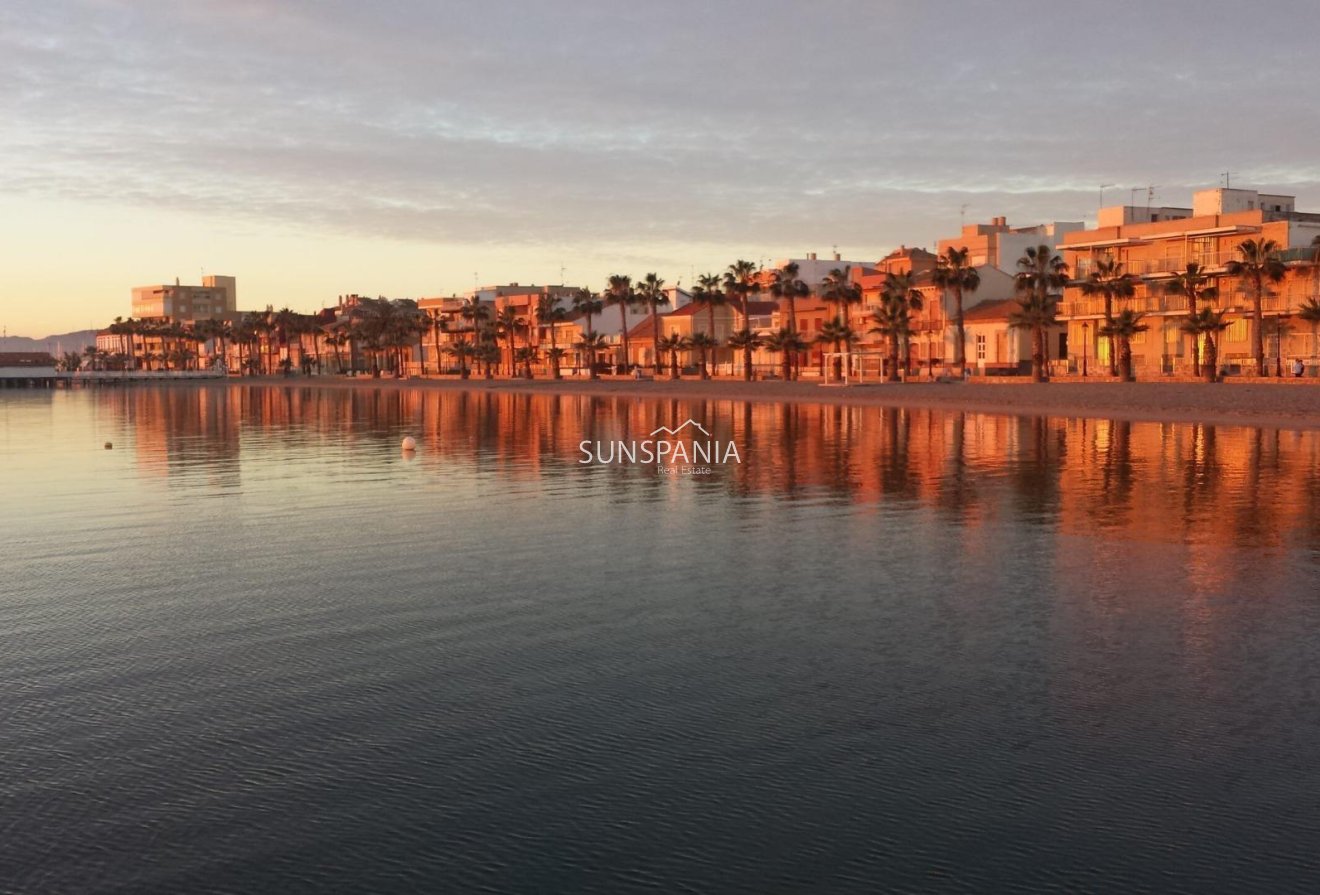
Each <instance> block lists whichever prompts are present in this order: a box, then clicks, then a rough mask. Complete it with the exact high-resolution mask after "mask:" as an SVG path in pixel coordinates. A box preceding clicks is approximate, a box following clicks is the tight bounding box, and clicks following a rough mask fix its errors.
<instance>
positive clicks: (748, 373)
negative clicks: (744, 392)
mask: <svg viewBox="0 0 1320 895" xmlns="http://www.w3.org/2000/svg"><path fill="white" fill-rule="evenodd" d="M760 345H761V337H760V336H758V335H757V334H756V333H754V332H752V331H751V330H750V329H748V328H747V327H743V328H742V329H740V330H738V331H737V332H735V333H732V334H731V335H730V336H729V341H728V346H729V347H730V348H732V349H733V350H734V351H742V353H743V379H745V380H747V381H748V382H751V380H752V351H753V350H754V349H756V348H758V347H760Z"/></svg>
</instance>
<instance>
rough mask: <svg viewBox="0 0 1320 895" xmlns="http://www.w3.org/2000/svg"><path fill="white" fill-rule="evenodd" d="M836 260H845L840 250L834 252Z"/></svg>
mask: <svg viewBox="0 0 1320 895" xmlns="http://www.w3.org/2000/svg"><path fill="white" fill-rule="evenodd" d="M834 260H835V261H842V260H843V256H842V255H840V254H839V253H838V252H835V253H834Z"/></svg>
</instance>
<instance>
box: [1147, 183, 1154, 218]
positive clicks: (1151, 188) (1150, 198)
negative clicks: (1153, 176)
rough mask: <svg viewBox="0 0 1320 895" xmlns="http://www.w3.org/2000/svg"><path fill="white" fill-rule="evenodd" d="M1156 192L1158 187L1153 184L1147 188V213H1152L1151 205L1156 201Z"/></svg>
mask: <svg viewBox="0 0 1320 895" xmlns="http://www.w3.org/2000/svg"><path fill="white" fill-rule="evenodd" d="M1155 190H1156V185H1155V184H1153V183H1152V184H1151V185H1150V186H1148V187H1146V210H1147V211H1150V204H1151V203H1152V202H1154V201H1155Z"/></svg>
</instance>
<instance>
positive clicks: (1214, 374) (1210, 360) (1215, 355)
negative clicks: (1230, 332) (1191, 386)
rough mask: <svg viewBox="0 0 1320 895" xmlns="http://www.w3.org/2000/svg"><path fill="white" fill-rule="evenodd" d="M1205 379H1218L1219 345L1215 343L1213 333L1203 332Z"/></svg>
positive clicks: (1216, 380)
mask: <svg viewBox="0 0 1320 895" xmlns="http://www.w3.org/2000/svg"><path fill="white" fill-rule="evenodd" d="M1205 381H1206V382H1218V381H1219V346H1217V345H1216V344H1215V336H1214V333H1206V334H1205Z"/></svg>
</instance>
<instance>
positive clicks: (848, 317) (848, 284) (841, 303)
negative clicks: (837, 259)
mask: <svg viewBox="0 0 1320 895" xmlns="http://www.w3.org/2000/svg"><path fill="white" fill-rule="evenodd" d="M820 296H821V298H823V299H825V301H827V302H830V303H831V304H833V305H834V306H835V317H836V319H837V320H838V321H839V323H840V325H841V326H843V327H844V328H845V329H851V327H852V314H851V312H850V310H849V308H850V307H851V306H852V305H855V304H860V303H861V301H862V287H861V286H860V285H858V284H857V283H854V282H853V281H852V274H851V268H850V267H842V268H840V267H836V268H834V269H833V270H831V271H830V272H829V273H827V274H826V275H825V279H824V280H823V281H822V283H821V293H820ZM828 326H829V324H828V323H826V327H828ZM816 340H817V341H821V339H820V337H819V336H818V337H817V339H816ZM834 350H835V351H838V350H839V349H838V345H837V344H836V345H835V348H834ZM844 351H845V352H847V353H848V354H851V353H852V343H851V342H845V344H844ZM849 360H850V361H851V357H850V358H849ZM834 363H835V365H836V367H837V366H838V365H841V364H842V361H841V360H840V359H838V358H835V361H834ZM836 372H837V370H836Z"/></svg>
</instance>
